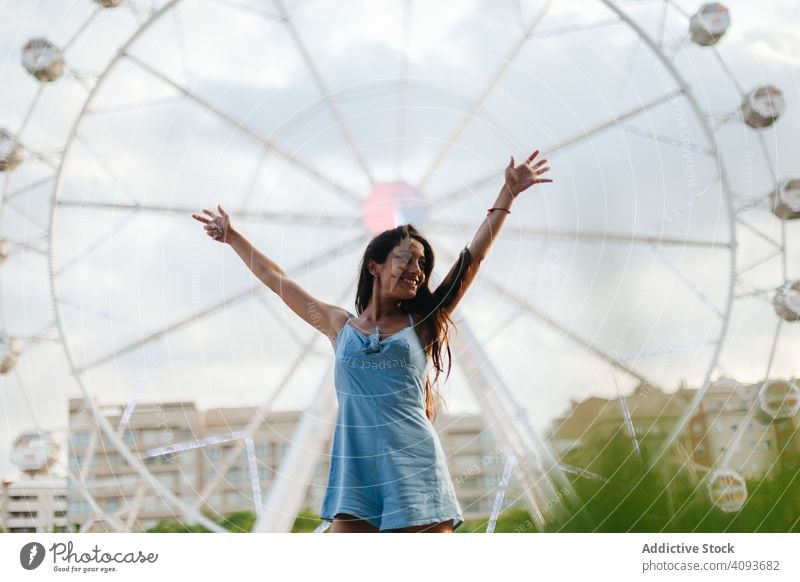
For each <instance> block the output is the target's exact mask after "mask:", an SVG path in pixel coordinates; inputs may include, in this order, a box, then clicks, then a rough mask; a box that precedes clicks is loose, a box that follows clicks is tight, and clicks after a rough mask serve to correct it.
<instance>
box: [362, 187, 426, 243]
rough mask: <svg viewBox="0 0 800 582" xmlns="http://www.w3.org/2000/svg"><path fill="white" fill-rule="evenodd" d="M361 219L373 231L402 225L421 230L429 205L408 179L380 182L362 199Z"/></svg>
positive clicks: (376, 231) (377, 231)
mask: <svg viewBox="0 0 800 582" xmlns="http://www.w3.org/2000/svg"><path fill="white" fill-rule="evenodd" d="M362 220H363V222H364V227H365V228H366V229H367V230H368V231H369V232H371V233H372V234H380V233H381V232H383V231H385V230H389V229H392V228H395V227H397V226H400V225H401V224H413V225H414V228H417V229H420V228H423V227H424V225H425V223H427V221H428V206H427V204H426V203H425V199H424V197H423V196H422V194H420V193H419V192H418V191H417V190H416V189H415V188H413V187H412V186H410V185H409V184H408V183H407V182H404V181H402V180H399V181H396V182H383V183H380V184H377V185H376V186H375V189H374V190H373V191H372V194H370V195H369V196H368V197H367V198H366V200H364V204H363V205H362Z"/></svg>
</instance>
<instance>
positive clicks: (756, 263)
mask: <svg viewBox="0 0 800 582" xmlns="http://www.w3.org/2000/svg"><path fill="white" fill-rule="evenodd" d="M782 254H783V249H777V250H774V251H772V252H771V253H769V254H768V255H765V256H763V257H761V258H759V259H758V260H755V261H751V262H750V263H749V264H748V265H747V266H746V267H741V268H740V269H739V270H738V271H737V272H736V274H737V275H743V274H744V273H747V272H748V271H752V270H753V269H755V268H756V267H761V266H763V265H764V264H766V263H768V262H769V261H771V260H772V259H774V258H775V257H778V256H781V255H782Z"/></svg>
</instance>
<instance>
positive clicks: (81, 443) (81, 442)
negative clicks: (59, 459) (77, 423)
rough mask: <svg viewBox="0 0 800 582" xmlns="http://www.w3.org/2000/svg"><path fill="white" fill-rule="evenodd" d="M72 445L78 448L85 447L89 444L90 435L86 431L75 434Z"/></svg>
mask: <svg viewBox="0 0 800 582" xmlns="http://www.w3.org/2000/svg"><path fill="white" fill-rule="evenodd" d="M70 443H71V444H72V446H73V447H76V448H80V447H85V446H86V445H88V444H89V433H88V432H87V431H85V430H82V431H79V432H76V433H74V434H73V435H72V438H71V439H70Z"/></svg>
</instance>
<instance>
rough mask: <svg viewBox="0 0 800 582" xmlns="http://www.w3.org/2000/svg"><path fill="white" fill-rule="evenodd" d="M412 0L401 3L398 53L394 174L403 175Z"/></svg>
mask: <svg viewBox="0 0 800 582" xmlns="http://www.w3.org/2000/svg"><path fill="white" fill-rule="evenodd" d="M412 6H413V4H412V0H404V2H403V48H402V50H401V51H400V87H399V90H398V95H397V99H398V103H397V129H396V132H397V137H396V139H397V142H396V144H397V145H396V147H395V158H394V159H395V172H396V173H397V175H398V176H402V175H403V140H404V139H405V135H406V111H405V109H406V100H407V97H408V68H409V65H408V47H409V45H410V43H411V9H412Z"/></svg>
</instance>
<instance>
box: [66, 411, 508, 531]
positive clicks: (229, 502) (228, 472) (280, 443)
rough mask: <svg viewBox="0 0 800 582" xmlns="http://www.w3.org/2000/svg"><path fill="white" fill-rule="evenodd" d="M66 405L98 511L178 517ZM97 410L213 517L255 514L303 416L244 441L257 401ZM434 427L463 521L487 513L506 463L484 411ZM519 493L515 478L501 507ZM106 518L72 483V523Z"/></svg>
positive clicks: (309, 496) (318, 498)
mask: <svg viewBox="0 0 800 582" xmlns="http://www.w3.org/2000/svg"><path fill="white" fill-rule="evenodd" d="M69 406H70V409H69V434H70V440H69V460H68V463H69V467H70V470H71V471H72V472H73V474H74V475H76V476H77V475H82V476H83V479H84V482H85V483H86V486H87V487H88V488H89V490H90V492H91V495H92V497H93V498H94V500H95V501H96V502H97V505H98V506H99V508H100V510H101V512H104V513H105V514H106V515H108V516H113V519H116V520H119V521H120V522H121V523H123V524H125V527H126V528H129V529H130V530H131V531H144V530H146V529H148V528H151V527H153V526H154V525H156V524H157V523H158V522H159V521H161V520H164V519H174V518H175V517H177V516H175V515H173V510H171V509H170V508H169V506H168V505H167V504H166V503H165V502H163V501H162V499H161V498H160V497H159V496H158V495H156V494H154V493H153V492H152V490H151V488H149V487H147V486H145V485H144V484H143V483H142V482H141V480H140V479H139V477H138V475H136V474H135V473H134V471H133V469H131V467H130V466H129V465H128V464H127V463H126V462H125V460H124V459H123V458H122V457H121V456H120V454H119V452H118V451H117V450H116V449H115V448H114V447H112V446H109V444H108V443H107V441H106V439H105V437H104V436H103V435H102V434H101V433H100V431H99V430H98V429H97V427H96V423H95V421H94V419H93V417H92V415H91V414H90V413H89V411H88V409H87V408H86V406H85V402H84V401H83V400H82V399H74V400H71V401H70V403H69ZM100 409H101V412H102V414H103V415H104V416H106V418H108V420H109V422H110V423H111V425H112V426H114V427H119V428H118V434H119V435H120V437H121V438H122V440H123V441H124V442H125V444H126V445H127V446H128V448H129V449H130V450H131V452H132V453H133V454H134V455H136V456H138V457H140V458H142V459H143V461H144V464H145V466H146V467H147V468H148V470H149V471H150V473H151V474H152V475H153V476H154V478H156V479H158V480H159V481H161V483H163V484H164V485H165V486H166V487H167V488H168V489H169V490H170V491H172V492H174V493H175V494H176V495H177V496H178V497H180V498H181V499H183V500H185V501H187V502H189V503H193V504H195V505H196V506H197V507H198V508H199V509H201V510H202V511H205V512H207V513H209V514H210V515H212V516H216V515H220V516H222V515H229V514H230V513H233V512H235V511H255V507H256V505H257V504H258V503H259V501H260V500H261V496H262V495H265V494H266V493H267V492H268V491H269V488H270V486H271V484H272V482H273V481H274V479H275V477H276V475H277V473H278V471H280V467H281V461H282V460H283V458H284V457H285V456H286V454H287V452H288V450H289V443H291V441H292V435H293V433H294V431H295V428H296V426H297V424H298V422H299V421H300V417H301V415H302V412H301V411H277V412H272V413H270V414H269V415H268V416H267V417H266V418H265V419H264V421H263V422H262V423H260V425H259V428H258V429H257V430H256V432H255V433H254V434H253V436H252V438H251V439H247V438H245V435H244V428H245V427H246V426H247V425H248V423H249V422H250V421H251V420H252V418H253V416H254V415H255V413H256V409H255V408H251V407H239V408H216V409H208V410H201V409H198V408H197V407H196V406H195V404H194V403H193V402H167V403H160V404H156V403H139V404H137V405H136V406H135V408H128V409H125V408H123V407H121V406H107V405H106V406H101V407H100ZM434 427H435V428H436V429H437V431H438V432H439V435H440V438H441V441H442V447H443V449H444V450H445V452H446V454H447V455H448V458H449V460H448V462H449V468H450V472H451V475H452V477H453V481H454V485H455V487H456V494H457V496H458V499H459V501H460V502H461V504H462V508H463V510H464V516H465V518H467V519H477V518H485V517H487V516H488V515H489V513H490V511H491V508H492V505H493V503H494V497H495V491H496V489H497V485H498V484H499V482H500V479H501V476H502V473H503V468H504V465H505V457H504V455H503V454H502V451H500V450H498V448H497V447H496V446H495V443H494V441H493V439H492V438H491V435H490V434H489V433H488V432H487V431H486V430H484V423H483V420H482V418H480V417H478V416H471V415H467V416H459V417H456V416H447V415H441V416H440V417H439V418H437V420H436V422H435V423H434ZM323 450H324V451H325V453H324V454H322V455H321V457H320V460H319V462H318V463H317V465H316V467H315V470H314V473H313V475H312V476H311V479H310V482H309V483H308V484H307V492H306V497H305V501H304V504H303V507H304V508H305V509H308V510H310V511H312V512H318V511H319V508H320V507H321V505H322V500H323V496H324V494H325V488H326V486H327V478H328V470H329V457H328V453H329V451H330V450H331V443H330V442H328V443H326V445H325V447H324V449H323ZM518 498H519V494H518V491H517V490H516V489H515V486H514V482H513V480H512V484H511V485H510V486H509V488H508V491H507V494H506V496H505V503H504V507H505V506H508V505H511V504H514V503H515V502H516V501H517V499H518ZM103 517H104V516H103V515H97V512H95V511H94V510H93V508H92V507H91V506H90V505H89V503H88V502H87V501H86V499H85V498H84V497H83V496H82V495H80V492H79V491H78V488H77V486H76V485H75V484H74V483H72V484H71V485H70V488H69V519H70V521H71V522H72V523H75V524H86V523H87V522H89V521H97V523H98V524H100V525H98V526H96V527H95V528H94V529H96V530H99V531H103V527H102V523H103V519H102V518H103Z"/></svg>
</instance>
